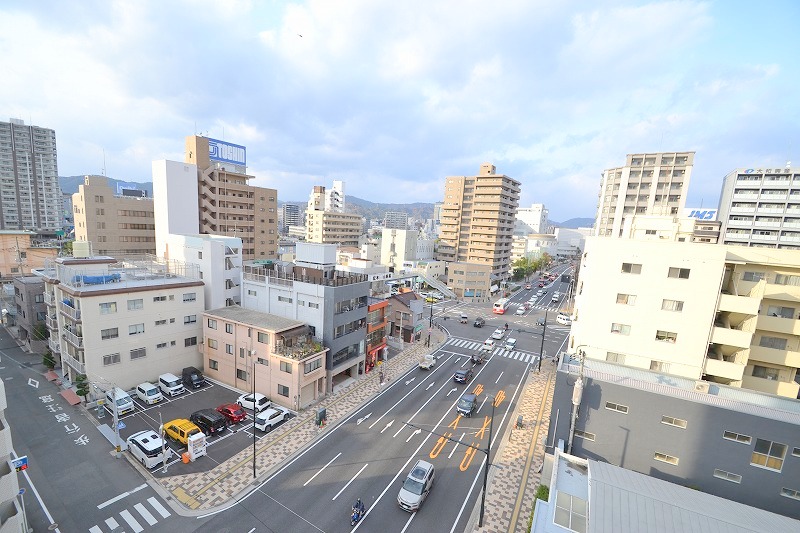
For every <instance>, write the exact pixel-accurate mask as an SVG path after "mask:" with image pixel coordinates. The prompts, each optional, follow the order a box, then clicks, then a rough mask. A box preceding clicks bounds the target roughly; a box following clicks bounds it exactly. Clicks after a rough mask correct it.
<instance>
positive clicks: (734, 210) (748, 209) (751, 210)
mask: <svg viewBox="0 0 800 533" xmlns="http://www.w3.org/2000/svg"><path fill="white" fill-rule="evenodd" d="M755 212H756V208H755V206H754V207H731V213H732V214H737V213H739V214H741V213H745V214H748V213H749V214H752V213H755Z"/></svg>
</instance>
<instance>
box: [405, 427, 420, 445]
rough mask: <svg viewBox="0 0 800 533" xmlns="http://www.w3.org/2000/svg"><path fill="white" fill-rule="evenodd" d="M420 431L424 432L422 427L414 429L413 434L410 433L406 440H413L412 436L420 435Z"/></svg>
mask: <svg viewBox="0 0 800 533" xmlns="http://www.w3.org/2000/svg"><path fill="white" fill-rule="evenodd" d="M420 433H422V430H421V429H418V430H416V431H414V432H413V433H411V435H409V436H408V438H407V439H406V442H408V441H410V440H411V438H412V437H413V436H414V435H419V434H420Z"/></svg>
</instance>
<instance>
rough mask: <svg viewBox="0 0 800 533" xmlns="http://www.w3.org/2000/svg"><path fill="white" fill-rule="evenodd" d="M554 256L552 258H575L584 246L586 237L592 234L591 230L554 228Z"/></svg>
mask: <svg viewBox="0 0 800 533" xmlns="http://www.w3.org/2000/svg"><path fill="white" fill-rule="evenodd" d="M554 232H555V236H556V241H557V245H556V254H555V256H554V257H559V258H567V257H577V256H578V255H580V253H581V252H582V251H583V249H584V248H585V246H586V237H591V236H592V234H593V233H594V230H593V229H592V228H574V229H573V228H555V230H554Z"/></svg>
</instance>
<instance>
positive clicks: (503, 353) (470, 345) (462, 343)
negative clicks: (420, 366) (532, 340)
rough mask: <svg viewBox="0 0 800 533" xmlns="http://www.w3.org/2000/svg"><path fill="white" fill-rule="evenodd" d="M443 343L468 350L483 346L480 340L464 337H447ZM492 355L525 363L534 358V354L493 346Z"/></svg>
mask: <svg viewBox="0 0 800 533" xmlns="http://www.w3.org/2000/svg"><path fill="white" fill-rule="evenodd" d="M445 344H450V345H453V346H457V347H459V348H467V349H468V350H477V349H478V348H480V347H481V346H483V344H482V343H480V342H472V341H468V340H464V339H453V338H451V339H448V340H447V342H446V343H445ZM492 355H496V356H498V357H506V358H508V359H514V360H516V361H523V362H525V363H529V362H531V361H535V360H536V355H535V354H530V353H525V352H518V351H513V350H506V349H504V348H495V349H494V350H493V351H492Z"/></svg>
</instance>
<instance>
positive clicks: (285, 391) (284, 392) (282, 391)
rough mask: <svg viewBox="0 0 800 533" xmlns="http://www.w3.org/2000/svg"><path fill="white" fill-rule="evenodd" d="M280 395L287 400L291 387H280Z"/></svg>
mask: <svg viewBox="0 0 800 533" xmlns="http://www.w3.org/2000/svg"><path fill="white" fill-rule="evenodd" d="M278 394H279V395H281V396H284V397H286V398H288V397H289V387H287V386H286V385H278Z"/></svg>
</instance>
